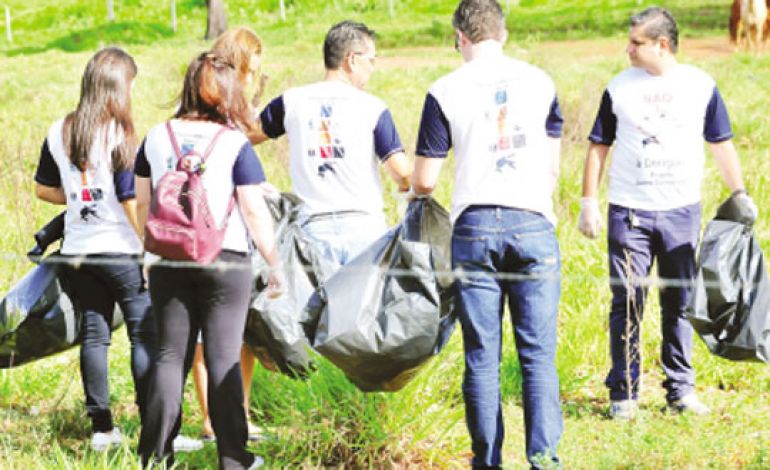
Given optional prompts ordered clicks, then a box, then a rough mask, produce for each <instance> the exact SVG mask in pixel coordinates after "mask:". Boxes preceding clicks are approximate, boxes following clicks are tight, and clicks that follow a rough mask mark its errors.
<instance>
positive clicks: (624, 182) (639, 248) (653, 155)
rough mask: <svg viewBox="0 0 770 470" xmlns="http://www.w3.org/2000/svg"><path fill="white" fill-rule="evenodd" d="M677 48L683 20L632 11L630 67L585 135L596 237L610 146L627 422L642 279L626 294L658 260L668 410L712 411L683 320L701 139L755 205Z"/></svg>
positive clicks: (619, 405)
mask: <svg viewBox="0 0 770 470" xmlns="http://www.w3.org/2000/svg"><path fill="white" fill-rule="evenodd" d="M677 45H678V31H677V26H676V22H675V21H674V19H673V17H672V16H671V14H670V13H669V12H668V11H666V10H664V9H662V8H656V7H652V8H648V9H646V10H644V11H643V12H641V13H639V14H637V15H635V16H633V17H632V18H631V28H630V32H629V43H628V47H627V53H628V57H629V59H630V60H631V67H630V68H628V69H626V70H624V71H623V72H621V73H620V74H619V75H618V76H616V77H615V78H614V79H613V80H612V81H611V82H610V84H609V85H608V86H607V89H606V91H605V92H604V96H603V97H602V100H601V105H600V107H599V112H598V116H597V118H596V122H595V124H594V127H593V130H592V131H591V135H590V136H589V140H590V142H591V143H590V144H589V149H588V155H587V157H586V161H585V170H584V176H583V198H582V200H581V214H580V223H579V228H580V231H581V232H583V234H585V235H586V236H588V237H590V238H594V237H596V235H597V234H598V231H599V226H600V222H599V220H600V215H599V209H598V207H599V206H598V202H597V191H598V186H599V181H600V179H601V175H602V172H603V169H604V166H605V161H606V158H607V154H608V152H609V149H610V147H611V146H614V149H613V152H612V162H611V165H610V169H609V215H608V233H607V240H608V254H609V261H610V277H611V288H612V306H611V311H610V352H611V356H612V368H611V370H610V372H609V374H608V376H607V379H606V381H605V383H606V385H607V387H608V388H609V392H610V402H611V404H610V416H611V417H612V418H614V419H630V418H632V417H633V416H634V414H635V412H636V410H637V393H638V387H639V368H640V364H639V359H640V354H639V326H640V320H641V316H642V311H643V308H644V298H645V294H646V291H645V289H644V288H643V287H642V286H636V287H634V291H635V292H630V293H629V292H628V289H627V288H626V286H627V279H628V278H629V275H628V274H629V272H630V273H631V274H632V275H633V277H637V278H644V277H646V276H648V275H649V273H650V269H651V267H652V263H653V261H654V260H657V264H658V276H659V277H660V278H661V281H662V282H663V283H665V282H666V281H671V282H673V283H674V285H672V286H665V287H664V288H662V289H661V293H660V304H661V317H662V320H661V330H662V334H663V338H662V345H661V364H662V366H663V370H664V372H665V374H666V380H665V381H664V382H663V386H664V387H665V388H666V391H667V394H666V399H667V401H668V405H669V408H670V409H671V410H672V411H677V412H682V411H689V412H693V413H696V414H707V413H708V412H709V409H708V408H707V407H706V406H705V405H703V403H701V402H700V400H699V399H698V397H697V396H696V395H695V391H694V389H695V374H694V373H693V369H692V365H691V356H692V336H693V330H692V327H691V325H690V323H689V321H688V320H687V318H686V317H685V308H686V307H687V305H688V303H689V299H690V296H691V292H692V289H691V287H689V283H690V281H691V280H692V279H693V278H694V275H695V250H696V245H697V242H698V236H699V233H700V220H701V219H700V217H701V208H700V186H701V180H702V178H703V166H704V152H703V140H704V139H705V140H706V141H707V142H708V143H709V146H710V148H711V151H712V153H713V154H714V158H715V161H716V164H717V166H718V167H719V169H720V172H721V173H722V176H723V178H724V180H725V182H726V183H727V186H728V187H729V188H730V190H731V191H733V192H735V193H738V194H742V196H741V197H744V198H746V199H747V202H749V203H750V205H751V206H753V202H751V200H750V199H749V198H748V195H747V194H746V191H745V189H744V186H743V178H742V176H741V169H740V164H739V161H738V156H737V154H736V151H735V148H734V147H733V144H732V141H731V138H732V136H733V133H732V130H731V126H730V119H729V117H728V114H727V110H726V108H725V104H724V102H723V101H722V97H721V96H720V94H719V90H718V89H717V87H716V84H715V83H714V80H713V79H712V78H711V77H710V76H709V75H707V74H706V73H705V72H703V71H702V70H700V69H698V68H696V67H693V66H690V65H684V64H679V63H678V62H677V60H676V57H675V55H674V54H675V53H676V51H677ZM753 207H755V206H753ZM682 282H684V284H685V286H684V287H682ZM629 299H631V305H632V306H631V308H629V307H628V304H629ZM629 310H630V311H629Z"/></svg>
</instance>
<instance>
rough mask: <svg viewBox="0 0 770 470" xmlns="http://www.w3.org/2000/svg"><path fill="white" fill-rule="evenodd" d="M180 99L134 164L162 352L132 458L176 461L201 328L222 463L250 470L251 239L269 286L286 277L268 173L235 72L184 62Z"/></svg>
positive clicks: (204, 57) (213, 58)
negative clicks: (246, 402)
mask: <svg viewBox="0 0 770 470" xmlns="http://www.w3.org/2000/svg"><path fill="white" fill-rule="evenodd" d="M180 101H181V104H180V107H179V109H178V111H177V112H176V114H175V116H174V118H173V119H171V120H170V121H168V122H166V123H162V124H159V125H157V126H155V127H154V128H152V129H151V130H150V131H149V132H148V134H147V137H146V138H145V140H144V142H143V143H142V145H141V147H140V150H139V154H138V157H137V163H136V169H135V173H136V189H137V200H138V206H139V210H138V213H139V221H140V224H141V225H145V221H146V226H145V233H146V237H145V247H146V248H147V250H148V251H149V252H153V253H155V254H157V255H160V257H161V260H160V262H157V263H155V264H153V265H152V267H151V268H150V274H149V285H150V296H151V298H152V304H153V310H154V313H155V315H156V321H157V327H158V355H157V360H156V364H155V366H156V367H155V371H154V374H153V377H152V380H151V384H150V390H149V399H148V413H147V419H146V420H145V421H144V422H143V423H142V431H141V435H140V438H139V449H138V451H139V454H140V456H141V458H142V463H143V464H144V465H147V464H148V463H151V462H153V461H154V462H161V461H165V463H166V464H167V465H168V466H170V465H172V464H173V446H172V440H173V438H174V436H175V435H176V434H177V432H178V430H179V427H180V423H181V400H182V392H183V387H184V381H185V377H186V375H187V372H188V371H189V367H190V363H191V361H192V356H193V351H194V348H195V343H196V338H197V335H198V331H201V332H202V334H203V340H204V343H203V344H204V348H205V354H204V356H205V362H206V368H207V370H208V384H209V386H208V390H209V397H210V401H209V403H210V410H209V412H210V415H211V421H212V426H213V428H214V432H215V433H216V436H217V450H218V453H219V466H220V468H225V469H230V468H232V469H242V468H257V467H258V466H260V465H261V464H262V463H263V460H262V459H261V458H260V457H257V456H254V455H252V454H251V453H249V452H248V451H247V450H246V440H247V424H246V414H245V411H244V408H243V390H242V384H241V372H240V368H239V356H240V349H241V343H242V340H243V330H244V327H245V321H246V312H247V310H248V302H249V297H250V294H251V285H252V280H253V276H252V272H251V262H250V258H249V254H248V252H249V236H251V239H252V240H253V241H254V244H255V245H256V247H257V250H258V251H259V252H260V254H261V255H262V256H263V257H264V258H265V260H266V261H267V263H268V265H269V266H270V267H271V270H270V272H269V273H267V276H268V288H269V289H272V290H273V291H275V292H280V289H281V284H282V280H281V279H282V278H281V275H280V271H279V264H280V261H279V259H278V254H277V251H276V249H275V242H274V239H273V225H272V218H271V216H270V212H269V210H268V208H267V206H266V204H265V201H264V199H263V196H262V190H261V189H260V188H259V186H258V185H259V184H261V183H263V182H264V181H265V175H264V172H263V170H262V165H261V163H260V161H259V158H258V157H257V155H256V153H255V152H254V150H253V148H252V147H251V144H250V143H249V140H248V138H247V137H246V135H245V133H248V132H250V131H251V129H252V126H253V117H252V116H250V113H249V111H248V110H249V109H250V108H249V107H248V105H247V103H246V98H245V96H244V93H243V90H242V88H241V84H240V81H239V80H238V75H237V73H236V70H235V68H234V67H233V65H232V64H230V63H228V62H226V61H225V60H223V59H222V58H221V57H219V56H217V55H215V54H211V53H204V54H201V55H199V56H198V57H196V58H195V59H194V60H193V61H192V62H191V63H190V65H189V67H188V69H187V73H186V75H185V80H184V88H183V90H182V96H181V100H180ZM151 198H152V200H151Z"/></svg>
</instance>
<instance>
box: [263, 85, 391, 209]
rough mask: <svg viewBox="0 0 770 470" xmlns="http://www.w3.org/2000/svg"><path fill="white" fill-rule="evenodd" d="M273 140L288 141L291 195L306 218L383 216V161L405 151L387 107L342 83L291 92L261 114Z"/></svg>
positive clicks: (305, 87)
mask: <svg viewBox="0 0 770 470" xmlns="http://www.w3.org/2000/svg"><path fill="white" fill-rule="evenodd" d="M260 121H261V123H262V129H263V130H264V132H265V134H266V135H268V136H269V137H270V138H273V139H274V138H277V137H279V136H281V135H283V134H284V133H285V134H287V135H288V137H289V176H290V177H291V183H292V191H293V192H294V193H295V194H296V195H297V196H299V197H300V198H301V199H302V201H303V202H304V203H305V207H304V210H305V211H306V213H307V214H317V213H323V212H338V211H349V210H354V211H362V212H367V213H369V214H373V215H382V206H383V203H382V186H381V183H380V176H379V165H378V163H379V162H384V161H385V160H387V158H388V157H390V156H391V155H393V154H394V153H396V152H399V151H402V150H403V146H402V145H401V140H400V138H399V136H398V132H397V131H396V127H395V125H394V123H393V119H392V117H391V115H390V112H389V111H388V109H387V107H386V106H385V103H384V102H383V101H382V100H380V99H379V98H376V97H374V96H372V95H370V94H369V93H366V92H364V91H362V90H359V89H357V88H355V87H354V86H352V85H349V84H346V83H342V82H340V81H323V82H318V83H314V84H311V85H306V86H303V87H299V88H293V89H291V90H288V91H286V92H285V93H284V94H283V95H282V96H279V97H278V98H276V99H274V100H273V101H271V102H270V104H268V105H267V106H266V107H265V109H264V110H263V111H262V113H261V115H260Z"/></svg>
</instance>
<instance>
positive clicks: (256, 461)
mask: <svg viewBox="0 0 770 470" xmlns="http://www.w3.org/2000/svg"><path fill="white" fill-rule="evenodd" d="M264 464H265V459H263V458H262V457H260V456H258V455H255V456H254V462H252V464H251V465H249V468H247V469H246V470H254V469H255V468H259V467H261V466H262V465H264Z"/></svg>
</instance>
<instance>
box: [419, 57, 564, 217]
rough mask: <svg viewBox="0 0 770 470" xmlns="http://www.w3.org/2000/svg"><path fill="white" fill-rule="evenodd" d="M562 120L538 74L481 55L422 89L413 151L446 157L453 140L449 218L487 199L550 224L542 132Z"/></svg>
mask: <svg viewBox="0 0 770 470" xmlns="http://www.w3.org/2000/svg"><path fill="white" fill-rule="evenodd" d="M562 121H563V120H562V117H561V111H560V110H559V104H558V100H557V99H556V88H555V86H554V83H553V80H551V78H550V77H549V76H548V75H547V74H546V73H545V72H543V71H542V70H540V69H539V68H537V67H535V66H533V65H530V64H527V63H525V62H522V61H519V60H515V59H512V58H509V57H506V56H505V55H503V54H502V53H496V54H487V55H484V56H482V57H479V58H476V59H474V60H472V61H470V62H467V63H465V64H464V65H462V66H461V67H460V68H458V69H457V70H455V71H454V72H452V73H450V74H448V75H445V76H444V77H442V78H440V79H439V80H438V81H436V83H434V84H433V85H432V86H431V87H430V90H429V91H428V96H427V97H426V99H425V106H424V108H423V114H422V119H421V121H420V131H419V134H418V139H417V155H420V156H422V157H428V158H446V156H447V153H448V151H449V149H450V148H451V147H452V146H454V154H455V159H456V169H455V178H454V193H453V194H452V220H456V219H457V217H459V215H460V214H461V213H462V212H463V211H464V210H465V209H466V208H467V207H469V206H471V205H495V206H502V207H511V208H517V209H525V210H530V211H534V212H538V213H540V214H542V215H544V216H545V217H546V218H548V220H550V221H551V223H553V224H554V225H555V224H556V215H555V214H554V212H553V201H552V191H553V187H552V186H553V184H552V165H553V161H552V152H551V151H550V148H551V147H550V145H549V137H551V138H559V137H561V128H562Z"/></svg>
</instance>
